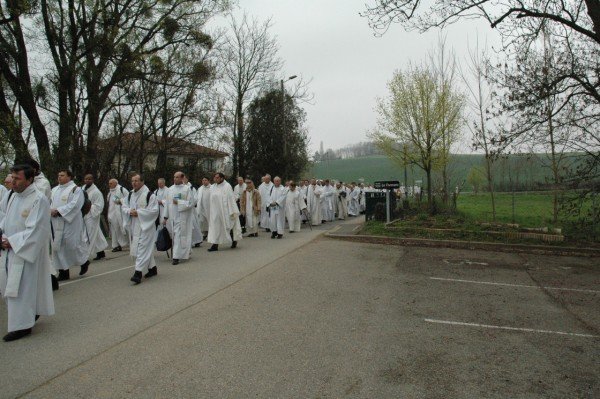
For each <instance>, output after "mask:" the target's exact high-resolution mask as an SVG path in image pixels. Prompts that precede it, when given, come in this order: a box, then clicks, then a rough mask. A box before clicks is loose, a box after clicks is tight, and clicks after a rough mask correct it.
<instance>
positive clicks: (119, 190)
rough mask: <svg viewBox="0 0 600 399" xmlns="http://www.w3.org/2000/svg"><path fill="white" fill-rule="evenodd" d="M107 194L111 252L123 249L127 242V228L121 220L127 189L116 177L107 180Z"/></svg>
mask: <svg viewBox="0 0 600 399" xmlns="http://www.w3.org/2000/svg"><path fill="white" fill-rule="evenodd" d="M108 188H109V191H108V195H107V196H106V203H107V204H108V226H109V229H110V239H111V247H112V252H119V251H122V250H123V247H124V246H126V245H127V244H128V243H129V242H128V239H127V230H126V229H125V223H124V222H123V212H122V210H121V207H122V206H123V200H124V199H125V198H127V196H128V195H129V191H128V190H127V189H126V188H125V187H123V186H121V185H120V184H119V182H118V181H117V179H110V180H109V181H108Z"/></svg>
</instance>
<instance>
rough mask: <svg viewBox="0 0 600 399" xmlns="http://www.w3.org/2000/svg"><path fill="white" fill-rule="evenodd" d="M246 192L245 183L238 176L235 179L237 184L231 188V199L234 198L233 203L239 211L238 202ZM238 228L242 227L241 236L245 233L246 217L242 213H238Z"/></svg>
mask: <svg viewBox="0 0 600 399" xmlns="http://www.w3.org/2000/svg"><path fill="white" fill-rule="evenodd" d="M245 191H246V183H244V178H243V177H241V176H238V178H237V184H236V185H235V187H234V188H233V197H234V198H235V203H236V204H237V206H238V209H240V211H241V208H240V200H241V199H242V194H244V192H245ZM239 217H240V226H242V234H244V233H245V232H246V217H245V216H244V215H243V214H242V212H240V216H239Z"/></svg>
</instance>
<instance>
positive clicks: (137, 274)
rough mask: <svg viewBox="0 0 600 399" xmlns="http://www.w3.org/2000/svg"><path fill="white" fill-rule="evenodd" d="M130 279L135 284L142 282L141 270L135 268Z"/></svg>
mask: <svg viewBox="0 0 600 399" xmlns="http://www.w3.org/2000/svg"><path fill="white" fill-rule="evenodd" d="M130 280H131V281H133V282H134V283H136V284H139V283H141V282H142V272H139V271H137V270H136V271H135V272H134V273H133V276H131V278H130Z"/></svg>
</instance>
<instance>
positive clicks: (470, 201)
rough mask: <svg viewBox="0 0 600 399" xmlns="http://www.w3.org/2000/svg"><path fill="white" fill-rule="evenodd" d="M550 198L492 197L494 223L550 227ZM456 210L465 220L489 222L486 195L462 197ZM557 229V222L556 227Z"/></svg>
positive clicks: (510, 195)
mask: <svg viewBox="0 0 600 399" xmlns="http://www.w3.org/2000/svg"><path fill="white" fill-rule="evenodd" d="M552 198H553V197H552V194H520V193H517V194H515V196H514V218H513V196H512V194H510V193H496V195H495V199H496V221H497V222H500V223H518V224H520V225H522V226H524V227H547V226H551V227H554V223H552V208H553V205H552ZM456 207H457V209H458V211H459V212H461V213H462V214H464V215H465V216H467V217H469V218H471V219H473V220H477V221H481V222H491V221H492V202H491V199H490V194H489V193H483V194H471V193H464V194H462V195H460V196H459V197H458V201H457V204H456ZM559 226H560V222H559V223H558V224H557V227H559Z"/></svg>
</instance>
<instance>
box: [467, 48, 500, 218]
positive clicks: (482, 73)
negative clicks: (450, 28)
mask: <svg viewBox="0 0 600 399" xmlns="http://www.w3.org/2000/svg"><path fill="white" fill-rule="evenodd" d="M484 48H485V46H484ZM486 65H487V56H486V53H485V50H480V48H479V39H477V43H476V45H475V48H469V58H468V60H467V63H466V65H465V68H464V69H463V70H462V74H461V76H462V80H463V83H464V85H465V87H466V89H467V96H466V104H467V106H468V108H469V110H470V113H471V117H472V118H473V121H472V122H469V123H467V127H468V128H469V131H470V132H471V136H472V140H473V148H474V149H475V150H483V154H484V160H485V178H486V181H487V187H488V191H489V193H490V198H491V205H492V220H493V221H496V199H495V192H494V191H495V189H494V160H495V154H494V151H493V146H492V140H493V135H494V132H493V126H492V123H493V122H492V121H490V116H491V107H492V91H491V88H490V85H489V84H488V82H487V80H486Z"/></svg>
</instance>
